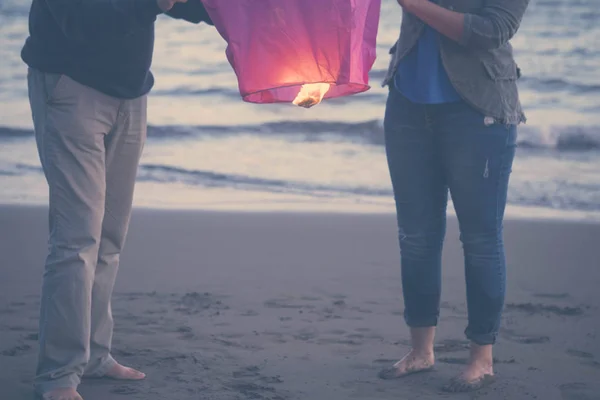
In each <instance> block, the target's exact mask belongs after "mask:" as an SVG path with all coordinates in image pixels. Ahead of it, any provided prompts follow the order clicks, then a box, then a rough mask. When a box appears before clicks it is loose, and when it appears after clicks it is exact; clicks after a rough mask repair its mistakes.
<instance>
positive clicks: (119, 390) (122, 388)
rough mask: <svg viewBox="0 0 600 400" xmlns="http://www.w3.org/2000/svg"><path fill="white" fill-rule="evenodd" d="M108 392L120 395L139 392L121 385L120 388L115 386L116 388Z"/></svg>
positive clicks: (134, 388) (136, 389) (131, 387)
mask: <svg viewBox="0 0 600 400" xmlns="http://www.w3.org/2000/svg"><path fill="white" fill-rule="evenodd" d="M110 392H111V393H114V394H120V395H131V394H136V393H139V392H140V390H139V389H138V388H136V387H133V386H127V385H122V386H117V387H115V388H113V389H111V391H110Z"/></svg>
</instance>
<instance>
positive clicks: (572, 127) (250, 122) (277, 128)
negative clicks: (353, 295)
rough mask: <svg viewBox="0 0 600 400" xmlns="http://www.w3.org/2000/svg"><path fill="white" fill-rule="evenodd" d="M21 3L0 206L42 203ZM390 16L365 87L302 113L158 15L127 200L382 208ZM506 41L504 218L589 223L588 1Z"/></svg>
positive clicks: (212, 45)
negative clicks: (515, 141) (512, 93)
mask: <svg viewBox="0 0 600 400" xmlns="http://www.w3.org/2000/svg"><path fill="white" fill-rule="evenodd" d="M29 6H30V2H29V1H23V0H0V203H19V204H44V203H46V202H47V197H48V193H47V187H46V183H45V181H44V177H43V174H42V171H41V168H40V165H39V160H38V158H37V153H36V150H35V143H34V139H33V133H32V130H31V129H32V124H31V116H30V110H29V105H28V101H27V87H26V66H25V65H24V64H23V62H22V61H21V59H20V51H21V47H22V46H23V43H24V40H25V38H26V37H27V23H28V21H27V17H28V12H29ZM400 19H401V10H400V7H399V6H398V5H397V3H396V2H395V1H393V0H383V6H382V13H381V23H380V29H379V35H378V50H377V56H378V58H377V61H376V64H375V66H374V68H373V71H372V73H371V84H372V89H371V90H370V91H368V92H366V93H364V94H360V95H356V96H351V97H347V98H342V99H336V100H329V101H325V102H324V103H323V104H320V105H319V106H317V107H314V108H312V109H309V110H305V109H300V108H297V107H295V106H292V105H255V104H248V103H244V102H242V101H241V99H240V96H239V93H238V91H237V81H236V78H235V75H234V73H233V71H232V69H231V67H230V66H229V64H228V63H227V60H226V58H225V53H224V51H225V42H224V41H223V39H222V38H221V37H220V36H219V35H218V34H217V33H216V31H215V30H214V29H213V28H212V27H209V26H206V25H199V26H198V25H193V24H189V23H186V22H184V21H177V20H172V19H170V18H168V17H164V16H161V17H160V18H159V20H158V22H157V41H156V51H155V57H154V60H155V61H154V66H153V72H154V74H155V77H156V86H155V88H154V90H153V91H152V93H151V96H150V105H149V124H150V128H149V139H148V142H147V145H146V149H145V153H144V156H143V158H142V162H141V166H140V170H139V176H138V185H137V191H136V197H135V203H136V205H137V206H147V207H167V208H186V209H189V208H202V209H228V210H265V211H268V210H314V211H358V212H388V211H393V210H394V206H393V200H392V190H391V184H390V179H389V174H388V171H387V166H386V160H385V154H384V148H383V131H382V118H383V112H384V106H385V100H386V93H387V90H386V89H383V88H381V86H380V83H381V80H382V78H383V75H384V72H385V69H386V67H387V64H388V61H389V56H388V54H387V52H388V49H389V48H390V47H391V46H392V45H393V43H394V41H395V40H396V38H397V36H398V32H399V27H400ZM512 43H513V46H514V48H515V54H516V59H517V62H518V64H519V66H520V68H521V70H522V73H523V78H522V79H521V80H520V81H519V87H520V92H521V99H522V103H523V105H524V108H525V110H526V113H527V117H528V121H527V124H525V125H521V126H520V129H519V149H518V155H517V158H516V160H515V164H514V168H513V174H512V177H511V184H510V190H509V196H508V201H509V208H508V215H513V216H517V217H519V216H525V217H530V216H542V217H576V218H592V219H600V7H599V3H598V0H532V1H531V4H530V6H529V9H528V12H527V14H526V16H525V18H524V21H523V24H522V26H521V29H520V31H519V32H518V34H517V35H516V37H515V38H514V39H513V40H512Z"/></svg>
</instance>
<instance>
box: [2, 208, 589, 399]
mask: <svg viewBox="0 0 600 400" xmlns="http://www.w3.org/2000/svg"><path fill="white" fill-rule="evenodd" d="M46 230H47V219H46V210H45V209H44V208H39V207H38V208H36V207H32V208H28V207H17V206H1V207H0V267H1V268H0V372H1V373H0V399H2V400H22V399H31V398H32V386H31V379H32V375H33V372H34V368H35V362H36V353H37V318H38V307H39V288H40V284H41V278H42V269H43V260H44V256H45V252H46V232H47V231H46ZM395 232H396V224H395V219H394V216H393V215H352V214H324V213H323V214H306V213H304V214H303V213H295V214H294V213H288V214H285V213H209V212H197V211H189V212H186V211H156V210H136V211H135V213H134V216H133V219H132V223H131V229H130V234H129V240H128V244H127V248H126V251H125V253H124V255H123V257H122V262H121V271H120V275H119V279H118V282H117V287H116V293H115V296H114V302H113V309H114V315H115V320H116V331H115V337H114V355H115V357H116V358H117V359H118V360H119V361H121V362H122V363H125V364H128V365H132V366H135V367H138V368H140V369H142V370H143V371H144V372H146V373H147V374H148V378H147V379H146V380H145V381H144V382H141V383H119V382H109V381H84V383H83V384H82V385H81V387H80V390H81V393H82V394H83V396H84V398H85V399H86V400H112V399H115V400H118V399H144V400H155V399H156V400H158V399H161V400H179V399H181V400H184V399H186V400H187V399H211V400H212V399H214V400H221V399H223V400H225V399H227V400H237V399H240V400H242V399H244V400H245V399H264V400H284V399H285V400H296V399H298V400H300V399H311V400H342V399H343V400H347V399H361V400H369V399H438V398H444V399H445V398H452V399H454V398H455V399H540V400H542V399H543V400H552V399H567V400H576V399H579V400H590V399H600V225H598V224H592V223H589V224H586V223H575V222H561V221H524V220H511V221H507V222H506V229H505V238H506V246H507V257H508V261H509V270H508V294H507V301H506V312H505V315H504V320H503V328H502V331H501V335H500V339H499V343H498V345H497V346H496V358H497V363H496V372H497V375H498V378H499V380H498V382H497V383H496V384H495V385H494V386H491V387H490V388H487V389H484V390H483V391H481V392H478V393H476V394H467V395H448V394H444V393H442V392H441V391H440V388H441V386H442V385H443V384H444V383H445V382H446V380H447V379H449V378H450V377H452V376H453V375H454V374H455V373H456V372H457V371H458V369H459V368H460V367H461V364H463V363H464V362H465V360H466V358H465V357H466V355H467V351H466V343H465V341H464V335H463V334H462V332H463V330H464V327H465V325H466V305H465V291H464V278H463V276H464V274H463V265H462V251H461V246H460V242H459V240H458V233H457V225H456V221H455V220H454V219H451V220H450V223H449V227H448V238H447V242H446V249H445V254H444V261H445V265H444V273H443V275H444V289H443V290H444V291H443V304H442V318H441V325H440V328H439V333H438V339H437V371H435V372H433V373H430V374H425V375H422V376H414V377H410V378H407V379H404V380H396V381H382V380H379V379H378V378H377V372H378V370H379V369H380V368H382V367H384V366H388V365H389V364H390V363H392V362H393V361H395V360H396V359H398V358H399V357H400V356H402V355H403V354H404V353H405V351H406V350H407V349H408V346H407V345H408V341H407V339H408V334H407V330H406V328H405V327H404V324H403V321H402V316H401V313H402V298H401V293H402V292H401V283H400V268H399V254H398V249H397V244H396V234H395Z"/></svg>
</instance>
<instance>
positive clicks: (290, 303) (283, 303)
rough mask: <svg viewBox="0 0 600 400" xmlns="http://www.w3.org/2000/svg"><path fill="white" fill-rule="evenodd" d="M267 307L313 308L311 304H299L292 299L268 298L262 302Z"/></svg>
mask: <svg viewBox="0 0 600 400" xmlns="http://www.w3.org/2000/svg"><path fill="white" fill-rule="evenodd" d="M264 305H265V307H267V308H291V309H309V310H311V309H313V308H315V306H313V305H311V304H299V303H297V302H296V301H294V299H270V300H267V301H265V302H264Z"/></svg>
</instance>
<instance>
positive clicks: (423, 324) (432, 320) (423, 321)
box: [404, 312, 438, 328]
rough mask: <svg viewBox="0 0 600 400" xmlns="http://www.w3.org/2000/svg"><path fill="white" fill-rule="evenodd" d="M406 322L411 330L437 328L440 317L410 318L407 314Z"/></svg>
mask: <svg viewBox="0 0 600 400" xmlns="http://www.w3.org/2000/svg"><path fill="white" fill-rule="evenodd" d="M404 321H405V322H406V325H408V326H409V327H411V328H430V327H432V326H437V324H438V316H437V315H436V316H433V317H419V318H413V317H409V316H408V315H407V314H406V312H405V313H404Z"/></svg>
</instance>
